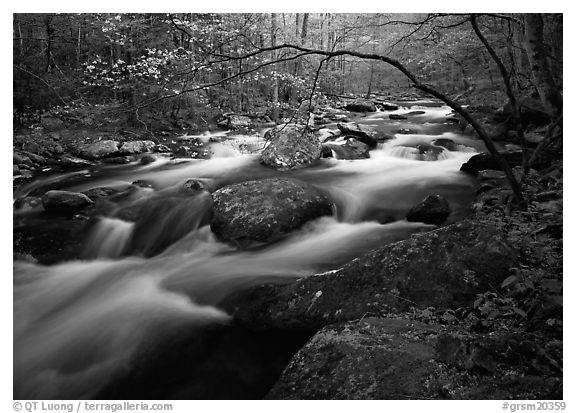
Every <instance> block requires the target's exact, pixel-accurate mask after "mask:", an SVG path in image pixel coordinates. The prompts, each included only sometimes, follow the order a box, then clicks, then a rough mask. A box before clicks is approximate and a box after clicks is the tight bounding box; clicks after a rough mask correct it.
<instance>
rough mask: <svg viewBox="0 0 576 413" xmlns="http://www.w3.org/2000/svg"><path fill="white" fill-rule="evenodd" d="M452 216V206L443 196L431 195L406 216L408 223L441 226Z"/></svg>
mask: <svg viewBox="0 0 576 413" xmlns="http://www.w3.org/2000/svg"><path fill="white" fill-rule="evenodd" d="M449 216H450V205H449V204H448V201H446V199H445V198H444V197H443V196H441V195H429V196H427V197H426V198H424V200H423V201H422V202H419V203H418V204H416V205H414V206H413V207H412V208H411V209H410V211H408V214H407V215H406V221H411V222H423V223H425V224H434V225H440V224H442V223H443V222H444V221H446V219H447V218H448V217H449Z"/></svg>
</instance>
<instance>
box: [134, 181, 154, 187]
mask: <svg viewBox="0 0 576 413" xmlns="http://www.w3.org/2000/svg"><path fill="white" fill-rule="evenodd" d="M132 185H134V186H138V187H140V188H154V185H153V184H152V182H150V181H147V180H145V179H138V180H136V181H134V182H132Z"/></svg>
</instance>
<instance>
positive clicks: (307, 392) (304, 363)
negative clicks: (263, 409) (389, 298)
mask: <svg viewBox="0 0 576 413" xmlns="http://www.w3.org/2000/svg"><path fill="white" fill-rule="evenodd" d="M437 331H438V328H437V327H436V326H430V325H425V324H423V323H417V322H410V321H408V320H401V319H384V318H373V317H371V318H365V319H363V320H361V321H359V322H352V323H346V324H335V325H330V326H327V327H324V328H323V329H322V330H320V331H319V332H317V333H316V334H315V335H314V336H313V337H312V339H311V340H309V341H308V342H307V343H306V345H305V346H304V347H302V348H301V349H300V350H299V351H298V353H296V355H295V356H294V357H293V358H292V360H291V361H290V363H289V364H288V366H287V367H286V369H285V370H284V372H283V373H282V376H281V377H280V379H279V380H278V381H277V382H276V384H275V385H274V387H273V388H272V389H271V390H270V392H269V393H268V394H267V396H266V399H299V400H311V399H323V400H325V399H330V400H335V399H338V400H342V399H347V400H374V399H378V400H390V399H402V400H404V399H421V398H426V396H428V395H429V393H430V392H429V390H428V389H427V388H426V386H425V385H424V384H425V382H426V379H427V378H428V377H429V376H430V375H431V374H432V373H433V369H434V365H433V359H434V356H435V351H434V342H433V338H434V336H435V334H437Z"/></svg>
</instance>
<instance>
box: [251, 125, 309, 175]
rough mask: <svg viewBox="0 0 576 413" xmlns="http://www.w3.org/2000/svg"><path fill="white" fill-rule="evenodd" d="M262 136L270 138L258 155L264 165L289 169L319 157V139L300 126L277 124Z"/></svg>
mask: <svg viewBox="0 0 576 413" xmlns="http://www.w3.org/2000/svg"><path fill="white" fill-rule="evenodd" d="M264 137H265V138H267V139H269V140H270V143H269V144H268V146H266V148H265V149H264V151H263V152H262V154H261V156H260V162H261V163H263V164H264V165H268V166H272V167H274V168H280V169H290V168H296V167H300V166H304V165H308V164H311V163H313V162H315V161H316V160H318V159H319V158H320V141H319V140H318V138H317V137H316V136H315V135H314V134H313V133H311V132H309V131H308V130H305V129H304V128H303V127H302V126H297V125H282V126H277V127H275V128H273V129H271V130H269V131H268V132H266V134H265V135H264Z"/></svg>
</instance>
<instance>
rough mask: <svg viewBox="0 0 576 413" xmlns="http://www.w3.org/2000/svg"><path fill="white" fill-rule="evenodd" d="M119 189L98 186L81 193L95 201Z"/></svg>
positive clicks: (113, 193) (117, 191) (115, 192)
mask: <svg viewBox="0 0 576 413" xmlns="http://www.w3.org/2000/svg"><path fill="white" fill-rule="evenodd" d="M119 192H120V190H119V189H116V188H112V187H109V186H99V187H96V188H90V189H88V190H87V191H83V192H82V193H83V194H84V195H86V196H87V197H88V198H90V199H91V200H92V201H94V202H96V201H98V200H99V199H104V198H108V197H110V196H112V195H115V194H117V193H119Z"/></svg>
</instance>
